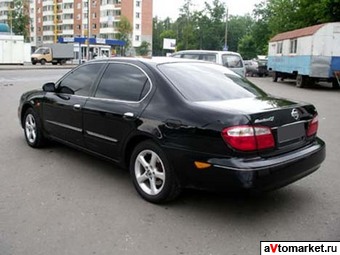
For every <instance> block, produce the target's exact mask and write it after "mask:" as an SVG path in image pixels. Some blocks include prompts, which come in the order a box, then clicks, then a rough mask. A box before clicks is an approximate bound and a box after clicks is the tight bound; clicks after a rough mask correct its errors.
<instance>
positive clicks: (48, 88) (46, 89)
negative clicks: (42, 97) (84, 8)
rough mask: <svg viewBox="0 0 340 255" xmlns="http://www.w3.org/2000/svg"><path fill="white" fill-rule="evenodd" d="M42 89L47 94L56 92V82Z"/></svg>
mask: <svg viewBox="0 0 340 255" xmlns="http://www.w3.org/2000/svg"><path fill="white" fill-rule="evenodd" d="M42 89H43V91H45V92H55V83H54V82H48V83H45V84H44V85H43V87H42Z"/></svg>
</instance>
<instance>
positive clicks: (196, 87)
mask: <svg viewBox="0 0 340 255" xmlns="http://www.w3.org/2000/svg"><path fill="white" fill-rule="evenodd" d="M158 67H159V69H160V70H161V72H162V73H163V74H164V75H165V76H166V77H167V78H168V79H169V80H170V81H171V82H172V84H173V85H174V86H175V87H176V89H177V90H178V91H179V92H180V93H181V94H182V95H183V96H184V97H185V98H186V99H187V100H189V101H193V102H199V101H222V100H230V99H238V98H249V97H259V96H265V95H266V94H265V92H263V91H262V90H260V89H259V88H257V87H256V86H255V85H253V84H252V83H250V82H249V81H248V80H246V79H243V78H241V77H239V76H237V75H236V74H233V73H232V72H230V71H229V70H228V69H226V68H224V67H222V66H219V65H215V64H207V63H168V64H162V65H159V66H158Z"/></svg>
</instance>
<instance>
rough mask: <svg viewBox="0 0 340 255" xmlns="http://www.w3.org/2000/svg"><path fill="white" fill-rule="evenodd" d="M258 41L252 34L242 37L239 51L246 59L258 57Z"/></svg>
mask: <svg viewBox="0 0 340 255" xmlns="http://www.w3.org/2000/svg"><path fill="white" fill-rule="evenodd" d="M256 47H257V46H256V42H255V40H254V38H253V37H252V36H251V35H245V36H243V37H242V39H241V40H240V42H239V44H238V52H239V53H240V54H241V55H242V57H243V58H244V59H253V58H256V57H257V51H256Z"/></svg>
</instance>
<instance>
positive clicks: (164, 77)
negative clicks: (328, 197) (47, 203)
mask: <svg viewBox="0 0 340 255" xmlns="http://www.w3.org/2000/svg"><path fill="white" fill-rule="evenodd" d="M18 115H19V119H20V123H21V125H22V127H23V129H24V134H25V137H26V141H27V143H28V145H29V146H31V147H34V148H38V147H41V146H43V145H44V144H45V143H46V142H47V141H48V140H55V141H58V142H61V143H64V144H66V145H69V146H72V147H74V148H77V149H80V150H83V151H85V152H88V153H91V154H94V155H97V156H100V157H102V158H106V159H109V160H111V161H113V162H115V163H117V164H119V165H121V166H123V167H126V168H128V169H129V170H130V173H131V177H132V181H133V184H134V186H135V188H136V190H137V191H138V193H139V194H140V195H141V196H142V197H143V198H144V199H146V200H147V201H150V202H153V203H160V202H164V201H168V200H171V199H174V198H175V197H176V196H177V195H179V193H180V191H181V189H182V188H185V187H196V188H205V189H210V188H213V189H215V190H216V189H217V190H219V189H228V190H230V189H232V190H235V189H240V190H245V189H246V190H257V191H266V190H272V189H276V188H279V187H282V186H285V185H287V184H289V183H292V182H294V181H296V180H298V179H300V178H302V177H304V176H306V175H308V174H310V173H312V172H314V171H315V170H317V169H318V168H319V167H320V165H321V163H322V162H323V160H324V159H325V144H324V142H323V141H322V140H321V139H319V138H318V137H317V129H318V115H317V111H316V109H315V107H314V106H313V105H311V104H307V103H297V102H292V101H289V100H286V99H282V98H275V97H272V96H270V95H268V94H266V93H265V92H263V91H262V90H261V89H259V88H257V87H256V86H255V85H253V84H252V83H250V82H249V81H248V80H246V79H244V78H242V77H240V76H238V75H236V74H235V73H233V72H232V71H229V70H228V69H227V68H225V67H222V66H219V65H216V64H213V63H205V62H199V61H190V60H180V59H172V58H153V59H133V58H115V59H102V60H95V61H90V62H88V63H86V64H83V65H80V66H78V67H77V68H75V69H73V70H71V71H70V72H69V73H67V74H66V75H65V76H64V77H62V78H61V79H60V80H59V81H57V82H56V83H47V84H45V85H44V86H43V88H42V90H35V91H30V92H27V93H25V94H23V95H22V97H21V99H20V106H19V109H18Z"/></svg>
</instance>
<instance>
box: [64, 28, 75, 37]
mask: <svg viewBox="0 0 340 255" xmlns="http://www.w3.org/2000/svg"><path fill="white" fill-rule="evenodd" d="M73 34H74V31H73V29H64V30H63V35H72V36H73Z"/></svg>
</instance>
